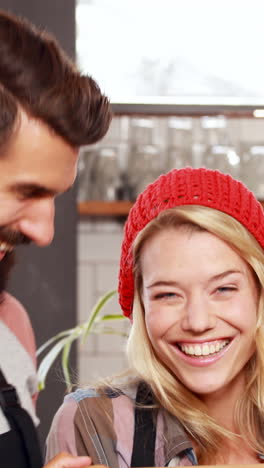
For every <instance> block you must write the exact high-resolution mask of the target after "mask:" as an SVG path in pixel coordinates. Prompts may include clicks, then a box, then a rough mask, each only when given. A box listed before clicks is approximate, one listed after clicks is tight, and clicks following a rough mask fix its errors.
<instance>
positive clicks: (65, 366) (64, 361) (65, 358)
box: [61, 335, 78, 391]
mask: <svg viewBox="0 0 264 468" xmlns="http://www.w3.org/2000/svg"><path fill="white" fill-rule="evenodd" d="M77 337H78V336H77V335H75V336H72V337H71V338H70V339H68V341H67V342H66V343H65V345H64V348H63V352H62V357H61V365H62V371H63V375H64V378H65V382H66V386H67V390H68V391H70V389H71V386H72V382H71V376H70V371H69V355H70V351H71V346H72V343H73V342H74V340H76V339H77Z"/></svg>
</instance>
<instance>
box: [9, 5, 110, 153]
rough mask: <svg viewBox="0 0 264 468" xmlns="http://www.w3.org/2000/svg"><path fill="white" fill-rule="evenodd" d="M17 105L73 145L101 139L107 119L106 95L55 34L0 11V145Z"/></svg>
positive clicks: (12, 125)
mask: <svg viewBox="0 0 264 468" xmlns="http://www.w3.org/2000/svg"><path fill="white" fill-rule="evenodd" d="M20 107H21V108H22V109H23V110H24V111H26V112H27V113H28V114H29V115H30V116H32V117H35V118H37V119H40V120H42V121H44V122H45V123H46V124H47V125H48V126H49V127H50V128H51V129H53V130H54V131H55V133H56V134H58V135H60V136H61V137H62V138H64V139H65V140H66V141H67V142H68V143H69V144H70V145H71V146H74V147H75V146H76V147H78V146H81V145H85V144H90V143H95V142H96V141H98V140H99V139H101V138H102V137H103V136H104V135H105V133H106V132H107V130H108V127H109V124H110V121H111V110H110V104H109V101H108V99H107V97H106V96H104V95H103V94H102V93H101V91H100V88H99V86H98V85H97V83H96V82H95V81H94V80H93V79H92V78H91V77H90V76H88V75H84V74H81V73H80V72H79V71H78V70H77V68H76V67H75V65H74V63H73V61H72V60H71V59H70V58H69V57H68V56H67V55H66V54H65V53H64V52H63V50H62V49H61V47H60V46H59V45H58V43H57V41H56V40H55V38H54V37H53V36H52V35H51V34H49V33H47V32H45V31H42V30H39V29H37V28H36V27H35V26H33V25H32V24H31V23H29V22H28V21H27V20H26V19H23V18H17V17H16V16H13V15H11V14H9V13H6V12H4V11H2V10H0V148H1V147H3V146H4V145H5V144H8V142H9V138H10V137H11V136H12V134H13V132H14V129H15V124H16V122H17V119H18V115H19V108H20Z"/></svg>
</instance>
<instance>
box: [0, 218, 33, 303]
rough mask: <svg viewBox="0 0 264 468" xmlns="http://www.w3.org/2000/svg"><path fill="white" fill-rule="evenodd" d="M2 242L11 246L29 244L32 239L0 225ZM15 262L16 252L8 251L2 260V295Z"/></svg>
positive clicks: (0, 280) (0, 274)
mask: <svg viewBox="0 0 264 468" xmlns="http://www.w3.org/2000/svg"><path fill="white" fill-rule="evenodd" d="M1 242H3V243H4V242H5V243H6V244H7V245H8V246H10V247H16V246H17V245H21V244H29V243H30V239H29V237H27V236H25V235H24V234H22V233H21V232H19V231H14V230H11V229H9V228H8V227H6V226H0V244H1ZM14 263H15V253H14V252H13V251H11V252H8V251H7V252H6V253H5V256H4V258H3V259H2V260H1V261H0V295H1V294H2V292H3V291H4V289H5V288H6V285H7V282H8V279H9V273H10V271H11V269H12V266H13V265H14ZM0 302H1V300H0Z"/></svg>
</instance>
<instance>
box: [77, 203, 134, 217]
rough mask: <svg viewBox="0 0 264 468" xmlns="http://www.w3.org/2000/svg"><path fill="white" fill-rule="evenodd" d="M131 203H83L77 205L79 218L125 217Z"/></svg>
mask: <svg viewBox="0 0 264 468" xmlns="http://www.w3.org/2000/svg"><path fill="white" fill-rule="evenodd" d="M132 206H133V202H130V201H127V200H124V201H96V200H91V201H85V202H79V203H78V213H79V215H81V216H127V215H128V213H129V210H130V208H131V207H132Z"/></svg>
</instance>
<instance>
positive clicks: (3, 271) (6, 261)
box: [0, 252, 15, 295]
mask: <svg viewBox="0 0 264 468" xmlns="http://www.w3.org/2000/svg"><path fill="white" fill-rule="evenodd" d="M14 263H15V253H14V252H7V253H6V254H5V256H4V258H3V259H2V260H1V262H0V295H1V294H2V292H3V291H4V289H5V288H6V285H7V282H8V279H9V273H10V271H11V269H12V266H13V265H14Z"/></svg>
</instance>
